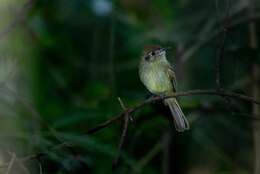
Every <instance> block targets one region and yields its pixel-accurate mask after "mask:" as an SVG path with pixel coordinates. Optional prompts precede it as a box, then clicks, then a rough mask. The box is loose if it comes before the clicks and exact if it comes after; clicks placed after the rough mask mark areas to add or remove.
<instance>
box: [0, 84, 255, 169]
mask: <svg viewBox="0 0 260 174" xmlns="http://www.w3.org/2000/svg"><path fill="white" fill-rule="evenodd" d="M194 95H197V96H199V95H210V96H221V97H228V98H233V99H239V100H243V101H247V102H250V103H254V104H257V105H259V106H260V101H257V100H255V99H254V98H252V97H250V96H246V95H243V94H239V93H234V92H228V91H224V90H221V91H219V90H215V89H212V90H211V89H209V90H201V89H198V90H191V91H185V92H178V93H175V94H174V95H172V96H167V97H161V96H155V97H152V98H149V99H147V100H145V101H143V102H141V103H139V104H137V105H135V106H133V107H131V108H128V109H126V110H124V111H122V112H121V113H120V114H118V115H116V116H114V117H112V118H111V119H109V120H107V121H105V122H103V123H100V124H98V125H96V126H95V127H94V128H91V129H89V130H88V131H86V132H85V133H83V135H88V134H94V133H96V132H98V131H100V130H102V129H104V128H106V127H108V126H110V125H111V124H112V123H115V122H116V121H117V120H119V119H122V118H124V116H125V115H130V114H133V113H134V112H136V111H137V110H139V109H141V108H142V107H144V106H145V105H148V104H151V103H153V102H159V101H162V100H164V99H166V98H174V97H182V96H194ZM71 146H73V145H71ZM64 147H68V143H67V142H62V143H60V144H57V145H55V146H53V147H51V148H50V149H49V151H53V150H57V149H61V148H64ZM46 155H47V153H45V152H39V153H35V154H31V155H28V156H26V157H24V158H22V159H21V161H22V162H25V161H28V160H33V159H37V158H40V157H42V156H46ZM8 165H9V163H6V164H4V165H2V166H0V168H3V167H7V166H8Z"/></svg>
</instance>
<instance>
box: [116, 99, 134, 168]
mask: <svg viewBox="0 0 260 174" xmlns="http://www.w3.org/2000/svg"><path fill="white" fill-rule="evenodd" d="M118 101H119V103H120V105H121V107H122V109H123V112H124V111H126V110H127V108H126V106H125V104H124V103H123V101H122V100H121V98H120V97H118ZM129 120H131V121H132V119H131V116H130V114H129V113H128V112H126V113H125V114H124V125H123V130H122V134H121V137H120V141H119V144H118V151H117V155H116V157H115V159H114V161H113V169H116V168H117V164H118V160H119V158H120V155H121V151H122V148H123V145H124V142H125V138H126V133H127V129H128V124H129Z"/></svg>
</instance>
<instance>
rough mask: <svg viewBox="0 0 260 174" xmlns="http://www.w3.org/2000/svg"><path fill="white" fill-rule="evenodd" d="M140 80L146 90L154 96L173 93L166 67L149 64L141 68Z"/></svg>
mask: <svg viewBox="0 0 260 174" xmlns="http://www.w3.org/2000/svg"><path fill="white" fill-rule="evenodd" d="M140 68H141V69H140V71H139V73H140V78H141V81H142V82H143V84H144V85H145V86H146V88H147V89H148V90H149V91H150V92H152V93H154V94H163V93H165V92H168V91H172V83H171V80H170V79H169V76H168V74H167V73H166V72H167V71H166V70H164V69H163V68H165V66H162V65H161V64H156V63H155V64H149V65H145V67H140Z"/></svg>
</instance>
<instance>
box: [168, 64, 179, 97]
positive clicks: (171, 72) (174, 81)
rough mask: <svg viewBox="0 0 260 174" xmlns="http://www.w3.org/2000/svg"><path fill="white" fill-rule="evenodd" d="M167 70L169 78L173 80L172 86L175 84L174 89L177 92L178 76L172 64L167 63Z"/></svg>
mask: <svg viewBox="0 0 260 174" xmlns="http://www.w3.org/2000/svg"><path fill="white" fill-rule="evenodd" d="M166 70H167V74H168V77H169V79H170V80H171V82H172V86H173V91H174V92H176V91H177V81H176V76H175V73H174V71H173V69H172V67H171V65H170V64H169V65H167V67H166Z"/></svg>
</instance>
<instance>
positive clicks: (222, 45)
mask: <svg viewBox="0 0 260 174" xmlns="http://www.w3.org/2000/svg"><path fill="white" fill-rule="evenodd" d="M217 4H218V0H217V1H216V7H217V12H218V13H220V12H219V10H218V5H217ZM229 10H230V0H227V6H226V11H225V18H224V24H223V27H222V32H221V33H222V38H221V39H220V43H219V45H220V46H219V50H218V55H217V61H216V83H217V87H218V89H221V88H222V85H221V79H220V78H221V65H222V62H223V59H224V52H225V40H226V37H227V32H228V26H229ZM218 16H219V15H218ZM219 17H220V16H219Z"/></svg>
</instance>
